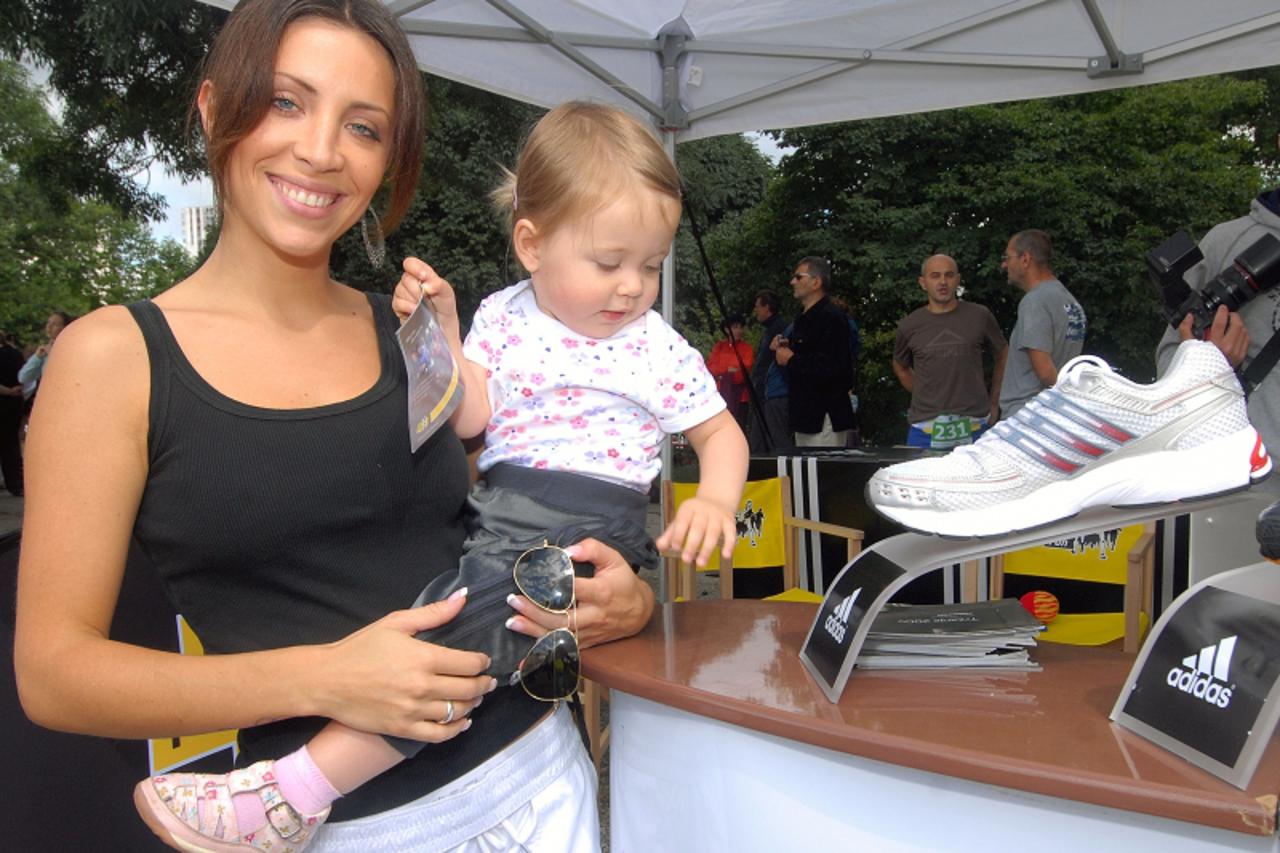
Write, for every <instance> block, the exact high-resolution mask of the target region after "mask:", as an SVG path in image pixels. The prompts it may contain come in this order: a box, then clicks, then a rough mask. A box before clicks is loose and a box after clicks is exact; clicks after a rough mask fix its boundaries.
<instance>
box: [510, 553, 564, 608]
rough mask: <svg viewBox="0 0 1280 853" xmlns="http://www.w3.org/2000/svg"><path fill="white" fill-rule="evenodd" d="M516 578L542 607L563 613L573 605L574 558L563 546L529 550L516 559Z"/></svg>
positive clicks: (530, 596)
mask: <svg viewBox="0 0 1280 853" xmlns="http://www.w3.org/2000/svg"><path fill="white" fill-rule="evenodd" d="M515 579H516V586H518V587H519V588H520V592H521V593H523V594H524V596H525V598H527V599H529V600H530V601H532V602H533V603H534V604H536V605H538V606H539V607H541V608H542V609H543V610H552V611H555V612H557V613H562V612H564V611H565V610H568V609H569V608H570V607H572V606H573V561H572V560H570V559H569V555H568V554H566V553H565V552H564V551H563V550H562V549H560V548H552V547H543V548H534V549H532V550H529V551H526V552H525V553H524V554H522V555H521V556H520V559H518V560H516V566H515Z"/></svg>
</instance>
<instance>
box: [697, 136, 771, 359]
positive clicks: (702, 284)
mask: <svg viewBox="0 0 1280 853" xmlns="http://www.w3.org/2000/svg"><path fill="white" fill-rule="evenodd" d="M676 165H677V166H678V168H679V169H680V176H681V178H682V180H683V181H684V185H685V205H684V206H685V215H684V218H683V220H682V221H681V224H680V228H679V230H678V231H677V233H676V248H675V254H676V259H675V273H676V276H675V277H676V281H675V286H676V291H675V292H676V299H675V309H674V314H675V316H674V318H673V320H674V321H675V325H676V327H677V328H678V329H679V330H680V332H681V333H682V334H684V335H685V337H687V338H688V339H689V341H690V342H691V343H692V344H693V345H694V346H695V347H697V348H698V349H700V350H701V351H702V352H704V353H706V352H709V351H710V349H711V346H712V345H713V343H714V342H715V340H716V338H719V337H722V336H723V332H722V331H721V320H722V318H721V316H720V308H719V306H717V305H716V302H715V299H714V297H713V295H712V293H711V285H710V282H709V281H708V278H707V272H706V267H705V266H704V265H703V263H702V257H701V255H700V254H699V253H698V249H697V246H696V244H695V242H694V238H693V233H692V230H691V226H690V224H689V223H690V218H691V217H697V221H698V225H699V227H700V228H701V231H702V235H703V240H704V242H705V244H706V247H707V252H708V255H710V256H711V257H712V258H718V259H720V260H719V262H718V263H715V264H714V266H713V270H714V272H715V275H716V282H717V283H718V284H719V286H720V289H721V291H722V292H723V293H722V295H723V297H724V300H725V309H726V310H727V311H728V312H729V313H730V314H745V313H747V311H748V309H749V308H750V307H751V305H752V303H753V302H754V300H755V294H756V292H757V291H758V290H759V289H760V288H761V287H762V286H763V283H762V282H761V281H760V279H759V278H758V276H757V275H756V274H755V273H754V272H753V271H751V270H749V269H743V268H742V267H741V266H739V265H736V264H731V263H728V262H727V259H726V257H725V255H726V252H727V248H726V247H727V245H728V244H729V243H730V242H731V241H732V237H733V235H735V234H736V233H737V231H738V229H739V228H740V227H741V223H742V220H743V217H744V216H745V215H746V214H747V213H748V212H749V211H751V210H753V209H754V208H755V207H756V206H757V205H758V204H759V203H760V202H761V200H763V198H764V195H765V191H766V189H767V187H768V185H769V181H770V179H771V178H772V177H773V166H772V164H770V163H769V160H768V159H767V158H766V157H765V156H764V155H763V154H761V153H760V151H759V150H758V149H757V148H756V147H755V146H754V145H753V144H752V143H751V142H750V141H749V140H747V139H746V138H745V137H744V136H742V135H740V134H735V135H730V136H714V137H711V138H709V139H698V140H694V141H692V142H685V143H681V144H680V145H678V146H677V147H676Z"/></svg>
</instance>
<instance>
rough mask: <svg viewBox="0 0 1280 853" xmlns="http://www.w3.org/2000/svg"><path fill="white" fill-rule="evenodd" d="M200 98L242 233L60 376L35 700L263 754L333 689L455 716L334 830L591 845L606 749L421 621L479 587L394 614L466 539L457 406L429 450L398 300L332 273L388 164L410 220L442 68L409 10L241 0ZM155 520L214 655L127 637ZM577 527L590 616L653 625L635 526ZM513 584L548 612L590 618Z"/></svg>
mask: <svg viewBox="0 0 1280 853" xmlns="http://www.w3.org/2000/svg"><path fill="white" fill-rule="evenodd" d="M196 108H197V110H198V116H199V119H200V122H201V126H202V128H203V131H204V135H205V139H206V147H207V152H208V157H209V162H210V171H211V172H212V175H213V179H214V185H215V188H216V190H217V193H218V198H219V202H220V206H221V209H222V228H221V233H220V237H219V241H218V245H217V246H216V247H215V249H214V251H213V252H212V254H211V255H210V257H209V259H208V261H207V262H206V263H205V264H204V265H203V266H202V267H201V268H200V269H199V270H197V271H196V272H195V273H194V274H193V275H192V276H191V278H189V279H187V280H185V281H183V282H180V283H179V284H177V285H175V286H174V287H173V288H171V289H170V290H168V291H166V292H165V293H163V294H161V295H160V296H158V297H156V299H155V300H154V302H152V303H145V304H143V305H141V306H135V307H133V308H132V309H126V308H119V307H112V308H105V309H102V310H100V311H97V312H94V313H93V314H91V315H89V316H88V317H85V318H83V320H81V321H78V322H77V323H76V324H75V325H74V326H73V327H72V328H70V329H69V330H68V331H67V333H66V334H65V335H63V337H62V340H61V343H59V346H58V349H57V355H56V357H54V358H52V359H51V360H50V362H49V365H48V368H47V370H46V372H45V376H44V380H43V382H42V388H43V390H42V391H41V394H40V403H39V405H38V406H37V407H36V410H35V412H34V415H33V420H34V423H35V426H36V429H34V430H33V431H32V440H31V442H30V443H29V444H28V466H29V469H28V479H27V506H26V519H25V526H24V532H23V550H22V555H21V561H20V567H19V591H18V626H17V636H16V641H15V644H16V651H15V660H16V665H17V675H18V682H19V690H20V694H21V698H22V702H23V706H24V708H25V709H26V710H27V713H28V714H29V715H30V716H31V717H32V719H33V720H35V721H37V722H39V723H41V724H43V725H47V726H50V727H52V728H58V729H63V730H67V731H75V732H83V733H92V734H98V735H105V736H112V737H135V738H140V737H149V736H157V735H183V734H191V733H196V732H202V731H211V730H217V729H222V728H231V727H239V728H241V729H242V735H241V755H240V761H241V763H242V764H248V763H251V762H253V761H254V760H256V758H257V757H259V756H268V755H276V754H281V753H282V752H284V751H287V750H289V749H294V748H296V747H298V746H300V745H301V744H302V743H303V742H305V741H306V740H307V738H308V737H309V736H310V735H311V734H313V733H314V732H315V730H316V729H317V728H318V727H319V725H320V721H318V720H313V719H304V718H308V717H311V716H313V715H314V716H315V717H324V718H332V719H337V720H339V721H341V722H344V723H346V724H347V725H349V726H351V727H352V728H355V729H360V730H364V731H373V732H380V733H387V734H392V735H399V736H403V737H410V738H414V739H418V740H423V741H428V742H431V743H433V744H436V745H434V746H431V747H429V748H427V749H424V750H423V751H422V752H421V753H420V754H419V756H418V757H417V758H416V759H414V760H412V761H406V762H405V763H404V764H402V765H400V766H399V767H397V768H396V770H395V771H393V772H391V773H387V774H384V775H383V776H381V777H379V778H378V779H376V780H374V781H373V782H371V783H370V784H368V785H365V786H364V787H362V788H360V790H359V791H358V792H357V793H355V794H353V795H352V796H350V797H344V798H343V799H342V800H339V801H338V803H336V804H335V806H334V810H333V815H332V816H331V817H330V823H329V825H328V826H326V827H325V828H324V830H323V831H322V832H321V833H320V834H319V835H318V836H317V838H316V840H315V843H314V844H313V845H312V849H313V850H355V849H359V850H362V851H363V850H368V849H413V850H423V849H442V848H445V849H447V848H452V847H459V846H461V847H462V848H463V849H465V847H466V845H467V844H469V843H470V842H469V839H471V838H472V837H473V836H476V835H480V834H482V833H483V834H485V841H484V843H486V844H490V845H491V846H495V847H498V848H502V847H504V846H515V845H518V844H525V845H526V846H530V845H532V846H534V848H535V849H536V848H537V846H538V845H539V844H543V845H545V846H547V848H548V849H552V848H557V849H583V848H585V849H590V847H591V846H593V845H594V844H595V843H596V841H595V824H594V821H595V818H594V808H595V806H594V778H593V777H592V776H591V775H590V766H589V760H588V759H586V757H585V753H584V752H583V751H582V748H581V744H580V741H578V740H577V738H576V733H575V732H574V731H573V729H572V726H571V724H570V723H569V722H568V721H567V715H566V713H565V712H564V710H563V709H561V710H559V711H557V712H552V713H548V712H547V708H546V706H545V705H540V704H539V703H536V702H534V701H532V700H528V699H526V698H524V694H523V691H521V690H520V688H518V687H517V688H505V687H504V688H502V689H500V690H498V691H495V692H494V693H492V694H491V695H489V696H487V697H485V694H486V693H487V692H488V691H489V690H491V689H492V686H493V684H492V681H493V680H492V679H490V678H488V677H486V676H481V675H480V673H481V672H482V671H483V670H484V669H485V667H486V666H487V663H488V661H487V660H486V659H485V658H484V656H483V655H479V654H475V653H470V652H462V651H456V650H451V649H446V648H442V647H439V646H434V645H431V644H429V643H423V642H419V641H417V640H414V639H412V638H411V635H412V634H413V633H414V632H416V631H418V630H422V629H426V628H430V627H434V626H436V625H439V624H442V623H444V622H447V621H449V620H450V619H451V618H452V617H453V616H455V615H456V614H457V613H458V612H459V611H460V610H461V608H462V606H463V603H464V600H463V599H461V598H456V599H450V600H448V601H445V602H438V603H436V604H434V605H429V606H427V607H423V608H418V609H414V610H409V611H399V612H395V613H392V614H391V615H390V616H386V617H385V618H381V619H378V618H377V617H378V616H379V615H380V614H383V613H387V612H388V611H391V610H394V609H395V608H397V607H403V606H404V605H405V604H406V602H409V601H412V600H413V598H414V596H415V595H416V594H417V591H418V590H419V589H420V588H421V587H422V586H423V585H424V582H425V581H427V580H429V579H430V578H431V577H432V576H434V575H435V574H437V573H440V572H443V571H445V570H447V569H449V568H452V567H453V565H454V563H455V562H456V560H457V558H458V556H459V553H460V548H461V543H462V539H463V535H464V529H463V527H464V519H463V515H462V509H463V505H464V501H465V498H466V493H467V477H466V460H465V457H464V455H463V452H462V448H461V445H460V443H459V442H458V440H457V438H456V437H455V436H454V435H453V433H452V432H450V431H449V430H441V431H440V432H439V433H438V434H437V435H436V436H433V438H432V439H431V440H430V441H429V442H428V443H427V444H426V445H424V446H423V447H422V448H420V449H419V451H418V452H417V453H414V454H410V453H409V444H408V425H407V423H406V420H405V409H404V405H405V402H404V401H405V393H406V391H405V375H404V368H403V363H402V362H400V361H399V358H398V356H397V354H396V353H395V350H394V343H393V339H394V328H395V321H394V318H393V315H392V314H391V311H390V306H389V302H388V300H386V299H385V298H373V297H366V295H365V294H361V293H359V292H357V291H354V290H352V289H350V288H347V287H345V286H343V285H341V284H338V283H337V282H334V281H332V280H331V279H330V278H329V274H328V262H329V256H330V252H331V249H332V246H333V242H334V241H335V240H336V239H337V238H338V236H339V235H341V234H342V233H343V232H345V231H346V230H347V229H348V228H350V227H352V226H353V225H354V224H355V223H356V221H357V220H359V219H360V217H361V216H362V215H364V214H365V211H366V209H371V202H373V199H374V196H375V194H377V193H378V192H379V190H380V189H381V188H383V187H384V186H385V189H386V197H387V198H388V202H387V207H386V213H385V214H384V215H383V221H384V222H385V223H386V224H387V226H388V227H390V226H392V225H394V224H395V223H396V222H397V221H398V220H399V219H400V217H401V216H402V215H403V213H404V211H405V210H406V208H407V207H408V204H409V201H410V199H411V198H412V194H413V190H414V182H415V180H416V176H417V173H418V169H419V160H420V148H421V138H422V117H421V92H420V81H419V77H418V72H417V69H416V66H415V65H414V61H413V57H412V54H411V52H410V50H409V47H408V45H407V42H406V40H405V38H404V36H403V34H402V33H400V32H399V30H398V29H397V28H396V26H395V24H394V21H393V19H392V18H391V17H390V16H389V14H388V13H387V12H386V10H385V8H384V7H383V5H382V4H381V3H379V2H375V0H360V2H350V0H345V2H344V0H246V2H242V3H240V4H239V6H238V7H237V9H236V11H235V12H234V13H233V14H232V16H231V18H230V19H229V20H228V22H227V25H226V26H225V27H224V29H223V31H222V33H221V34H220V35H219V37H218V40H217V41H216V43H215V45H214V48H213V50H212V51H211V53H210V56H209V58H208V60H207V63H206V68H205V73H204V74H203V82H202V84H201V86H200V89H199V93H198V96H197V102H196ZM372 227H373V228H377V227H378V226H377V225H373V226H372ZM131 540H133V541H136V543H137V544H138V545H139V546H140V548H138V549H137V550H138V551H140V552H141V553H143V554H145V555H147V557H148V558H149V559H150V560H151V561H152V562H154V564H155V566H156V567H157V569H158V570H159V571H160V573H161V575H162V577H163V578H164V579H165V582H166V584H167V586H168V591H169V594H170V596H171V597H172V598H173V600H174V601H175V603H176V604H177V605H178V608H179V610H181V612H183V614H184V615H185V616H186V617H187V619H188V621H189V622H190V623H191V624H192V627H193V628H194V629H195V630H196V632H197V633H198V634H199V635H200V637H201V639H202V640H203V642H204V645H205V649H206V651H208V652H212V653H213V654H210V655H208V656H206V657H203V658H183V657H181V656H178V655H173V654H168V653H161V652H156V651H152V650H147V649H142V648H137V647H132V646H128V645H123V644H120V643H115V642H112V641H110V640H108V639H107V638H106V637H107V631H108V628H109V624H110V619H111V614H112V609H113V607H114V604H115V599H116V595H117V593H118V590H119V586H120V579H121V576H122V573H123V570H124V564H125V555H126V552H127V550H128V546H129V543H130V541H131ZM578 556H579V557H580V558H585V559H587V560H590V561H592V562H595V563H596V564H597V571H596V575H595V577H594V578H593V579H590V580H583V581H580V582H579V584H578V590H577V595H578V600H579V606H578V611H577V614H576V616H575V617H574V621H575V624H576V626H577V628H578V633H579V639H580V642H582V643H583V644H585V645H591V644H593V643H599V642H604V641H607V640H609V639H613V638H616V637H620V636H625V635H627V634H629V633H633V632H635V631H636V630H638V629H639V628H640V627H641V626H643V624H644V623H645V622H646V621H647V619H648V616H649V614H650V612H651V610H652V606H653V597H652V593H651V592H650V591H649V589H648V588H647V587H646V586H645V585H644V584H643V583H641V582H640V581H639V580H638V579H637V578H636V577H635V575H634V573H632V572H631V571H630V569H629V568H628V567H627V566H626V565H625V564H624V563H623V562H622V561H621V560H620V559H619V558H618V556H617V555H616V553H614V552H612V551H609V550H608V549H605V548H603V546H600V545H598V544H597V543H591V542H587V543H584V544H583V545H582V546H580V547H579V553H578ZM512 606H513V607H514V609H515V610H516V611H517V612H516V615H515V616H514V617H513V620H512V623H511V627H512V629H513V630H516V631H519V632H521V633H526V634H529V635H530V636H537V635H540V634H542V633H543V632H544V631H546V630H547V629H550V628H553V627H564V626H565V625H566V622H567V618H566V616H565V615H564V614H559V615H556V614H551V613H546V612H543V611H540V610H538V609H537V608H535V607H533V606H532V605H530V604H529V603H528V602H526V601H525V600H524V599H522V598H518V599H516V600H515V603H514V604H513V605H512ZM375 619H376V620H377V621H374V620H375ZM370 622H372V623H373V624H367V623H370ZM366 625H367V626H366ZM362 626H366V627H362ZM299 644H305V645H299ZM482 697H484V698H485V701H484V704H483V706H481V707H480V709H479V710H477V711H475V713H472V714H470V716H468V715H467V714H466V713H464V712H470V711H472V710H473V709H475V707H476V706H477V705H478V704H479V700H480V699H481V698H482ZM455 707H456V709H457V715H456V718H455V716H454V714H453V709H454V708H455ZM473 721H474V725H472V722H473ZM487 780H492V781H487ZM498 780H501V782H502V784H497V781H498ZM464 789H465V790H466V791H467V792H468V794H467V796H465V797H452V796H450V795H451V794H452V793H455V792H457V791H459V790H464ZM432 791H434V792H435V794H431V795H428V796H423V795H424V794H427V793H428V792H432ZM548 804H550V806H551V807H550V809H548ZM122 807H127V806H124V805H123V804H122ZM393 809H394V811H391V810H393ZM239 810H240V809H239V806H237V808H236V811H237V814H238V813H239ZM516 817H518V819H514V818H516ZM509 818H512V819H509ZM517 827H520V828H523V829H527V828H529V827H532V829H529V832H532V833H533V835H532V836H530V837H516V835H515V834H514V833H516V832H517V831H518V830H517ZM523 829H521V830H519V831H523ZM272 832H274V829H273V828H272V827H265V828H264V829H263V830H262V834H263V835H267V836H270V834H271V833H272ZM250 834H251V835H253V834H254V833H250ZM254 840H255V839H239V838H237V839H233V840H229V841H228V844H227V846H226V847H225V848H222V849H255V847H256V845H255V844H254V843H253V841H254ZM273 840H278V839H273Z"/></svg>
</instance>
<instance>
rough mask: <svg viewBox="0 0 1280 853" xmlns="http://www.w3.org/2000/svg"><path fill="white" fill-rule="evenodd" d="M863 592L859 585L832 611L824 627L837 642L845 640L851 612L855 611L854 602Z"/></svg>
mask: <svg viewBox="0 0 1280 853" xmlns="http://www.w3.org/2000/svg"><path fill="white" fill-rule="evenodd" d="M861 592H862V588H861V587H859V588H857V589H855V590H854V591H853V593H852V594H851V595H850V596H849V597H848V598H846V599H845V600H844V601H842V602H840V604H839V606H838V607H836V609H835V610H833V611H831V615H830V616H828V617H827V621H826V622H825V623H824V625H823V627H825V628H826V629H827V633H828V634H830V635H831V639H833V640H835V641H836V642H837V643H843V642H844V635H845V631H847V630H848V629H849V614H850V613H852V612H853V603H854V602H855V601H857V600H858V595H859V594H860V593H861Z"/></svg>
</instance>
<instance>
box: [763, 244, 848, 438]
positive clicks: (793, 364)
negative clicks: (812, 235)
mask: <svg viewBox="0 0 1280 853" xmlns="http://www.w3.org/2000/svg"><path fill="white" fill-rule="evenodd" d="M830 286H831V264H830V263H828V262H827V261H826V259H824V258H818V257H807V258H804V259H802V260H801V261H800V262H799V263H798V264H797V265H796V268H795V272H793V273H792V275H791V287H792V292H793V294H794V295H795V298H796V299H797V300H799V302H800V305H801V307H802V311H801V313H800V316H798V317H796V319H795V322H794V323H792V331H791V333H790V335H788V336H787V337H785V338H784V337H782V336H779V337H778V338H775V339H774V341H775V348H774V354H775V358H776V359H777V362H778V364H780V365H782V366H783V367H785V368H786V369H787V381H788V384H789V386H790V390H789V394H788V404H789V405H788V414H789V416H790V420H791V429H792V430H793V431H794V432H795V437H796V446H798V447H844V446H845V444H846V441H847V439H848V431H849V430H850V429H851V428H852V427H853V407H852V406H851V405H850V402H849V391H850V389H852V388H853V364H852V362H851V361H850V353H851V352H852V350H851V348H850V343H849V340H850V334H849V320H848V317H847V315H846V314H845V312H844V311H841V310H840V309H839V308H838V307H836V305H835V304H834V303H833V302H832V301H831V298H830V297H829V296H828V295H827V291H828V289H829V288H830Z"/></svg>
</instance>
